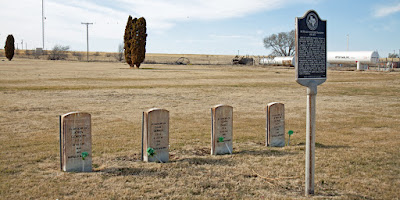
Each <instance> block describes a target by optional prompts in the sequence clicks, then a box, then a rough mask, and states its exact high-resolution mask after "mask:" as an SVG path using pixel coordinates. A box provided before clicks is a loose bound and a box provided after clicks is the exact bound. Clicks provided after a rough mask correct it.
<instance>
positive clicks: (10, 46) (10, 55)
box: [4, 35, 15, 61]
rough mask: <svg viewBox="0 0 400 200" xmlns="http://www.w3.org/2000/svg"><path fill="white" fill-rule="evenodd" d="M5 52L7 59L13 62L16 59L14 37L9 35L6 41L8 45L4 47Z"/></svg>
mask: <svg viewBox="0 0 400 200" xmlns="http://www.w3.org/2000/svg"><path fill="white" fill-rule="evenodd" d="M4 50H5V52H6V57H7V59H8V60H9V61H11V60H12V59H13V57H14V50H15V47H14V36H13V35H8V36H7V40H6V45H5V46H4Z"/></svg>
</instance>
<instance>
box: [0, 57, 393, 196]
mask: <svg viewBox="0 0 400 200" xmlns="http://www.w3.org/2000/svg"><path fill="white" fill-rule="evenodd" d="M3 58H4V57H3ZM0 77H1V79H0V112H1V115H0V199H141V198H144V199H153V198H162V199H164V198H168V199H309V198H305V197H304V191H303V190H304V166H305V161H304V154H305V145H304V144H305V122H306V88H304V87H302V86H300V85H298V84H297V83H296V82H295V80H294V69H293V68H285V67H259V66H230V65H225V66H223V65H186V66H182V65H161V64H144V65H142V66H141V69H139V70H137V69H129V67H128V65H127V64H124V63H110V62H96V63H94V62H90V63H86V62H73V61H46V60H28V59H20V58H19V59H18V58H16V59H15V60H13V61H11V62H9V61H1V60H0ZM399 98H400V73H399V72H356V71H332V70H329V71H328V80H327V82H326V83H324V84H322V85H321V86H319V87H318V95H317V120H316V122H317V130H316V132H317V136H316V174H315V195H314V196H313V197H312V198H314V199H399V198H400V192H399V188H400V133H399V132H400V100H399ZM270 102H282V103H284V104H285V108H286V111H285V113H286V116H285V118H286V131H288V130H294V134H293V135H292V137H291V146H287V147H284V148H271V147H265V146H264V144H265V113H264V107H265V106H266V105H267V104H268V103H270ZM220 103H224V104H228V105H231V106H233V107H234V131H233V132H234V133H233V134H234V143H233V155H222V156H211V155H210V137H211V136H210V135H211V134H210V131H211V115H210V108H211V107H212V106H214V105H216V104H220ZM153 107H159V108H165V109H167V110H169V111H170V117H171V118H170V162H169V163H164V164H160V163H144V162H141V161H140V148H141V123H142V122H141V117H142V112H143V111H144V110H146V109H149V108H153ZM71 111H83V112H89V113H91V114H92V134H93V136H92V138H93V139H92V140H93V147H92V148H93V168H94V172H92V173H66V172H61V171H60V163H59V138H58V131H59V129H58V126H59V124H58V116H59V115H61V114H64V113H67V112H71Z"/></svg>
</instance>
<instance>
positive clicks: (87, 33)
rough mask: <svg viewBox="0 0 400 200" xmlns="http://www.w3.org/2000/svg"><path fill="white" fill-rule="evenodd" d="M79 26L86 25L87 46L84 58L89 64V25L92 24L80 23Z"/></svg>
mask: <svg viewBox="0 0 400 200" xmlns="http://www.w3.org/2000/svg"><path fill="white" fill-rule="evenodd" d="M81 24H85V25H86V46H87V51H86V57H87V61H88V62H89V25H90V24H93V23H89V22H81Z"/></svg>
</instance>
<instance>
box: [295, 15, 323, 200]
mask: <svg viewBox="0 0 400 200" xmlns="http://www.w3.org/2000/svg"><path fill="white" fill-rule="evenodd" d="M295 67H296V81H297V83H299V84H300V85H303V86H306V87H307V117H306V118H307V121H306V159H305V160H306V170H305V195H306V196H308V195H310V194H314V174H315V105H316V96H317V86H318V85H320V84H322V83H323V82H325V81H326V21H325V20H321V19H320V18H319V16H318V14H317V12H315V11H314V10H309V11H307V12H306V14H304V16H303V17H297V18H296V66H295Z"/></svg>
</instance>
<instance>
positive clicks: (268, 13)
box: [0, 0, 400, 57]
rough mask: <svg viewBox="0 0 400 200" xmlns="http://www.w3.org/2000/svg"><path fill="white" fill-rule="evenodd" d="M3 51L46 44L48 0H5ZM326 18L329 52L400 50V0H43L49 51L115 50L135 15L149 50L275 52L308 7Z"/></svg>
mask: <svg viewBox="0 0 400 200" xmlns="http://www.w3.org/2000/svg"><path fill="white" fill-rule="evenodd" d="M0 5H1V6H0V43H2V44H1V46H0V48H4V43H5V39H6V37H7V35H8V34H13V35H14V37H15V40H16V43H18V47H19V49H21V42H22V40H23V44H24V49H25V48H26V45H27V47H28V49H34V48H36V47H42V1H41V0H0ZM309 9H313V10H315V11H317V12H318V14H319V16H320V17H321V18H322V19H324V20H327V43H328V44H327V46H328V51H344V50H346V48H347V35H349V49H350V50H353V51H361V50H364V51H367V50H368V51H372V50H377V51H378V52H379V54H380V56H381V57H386V56H387V55H388V53H393V51H394V50H395V51H396V53H399V50H400V20H399V19H400V0H374V1H372V0H365V1H362V0H354V1H348V0H114V1H108V0H98V1H94V0H68V1H65V0H44V13H45V17H46V19H45V33H44V34H45V49H48V50H49V49H51V48H52V47H53V46H54V45H56V44H58V45H64V46H66V45H68V46H70V48H71V50H74V51H86V26H85V25H82V24H81V22H92V23H94V24H93V25H90V26H89V48H90V51H107V52H115V51H117V49H118V44H120V43H122V42H123V34H124V29H125V25H126V21H127V19H128V16H129V15H132V16H133V17H142V16H143V17H145V18H146V20H147V33H148V37H147V46H146V49H147V52H148V53H178V54H225V55H235V54H237V53H238V51H239V53H240V54H241V55H245V54H248V55H268V54H269V53H270V52H271V50H267V49H265V48H264V46H263V38H264V37H266V36H268V35H270V34H273V33H279V32H283V31H285V32H286V31H290V30H292V29H294V28H295V18H296V17H301V16H303V14H304V13H305V12H306V11H307V10H309Z"/></svg>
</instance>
